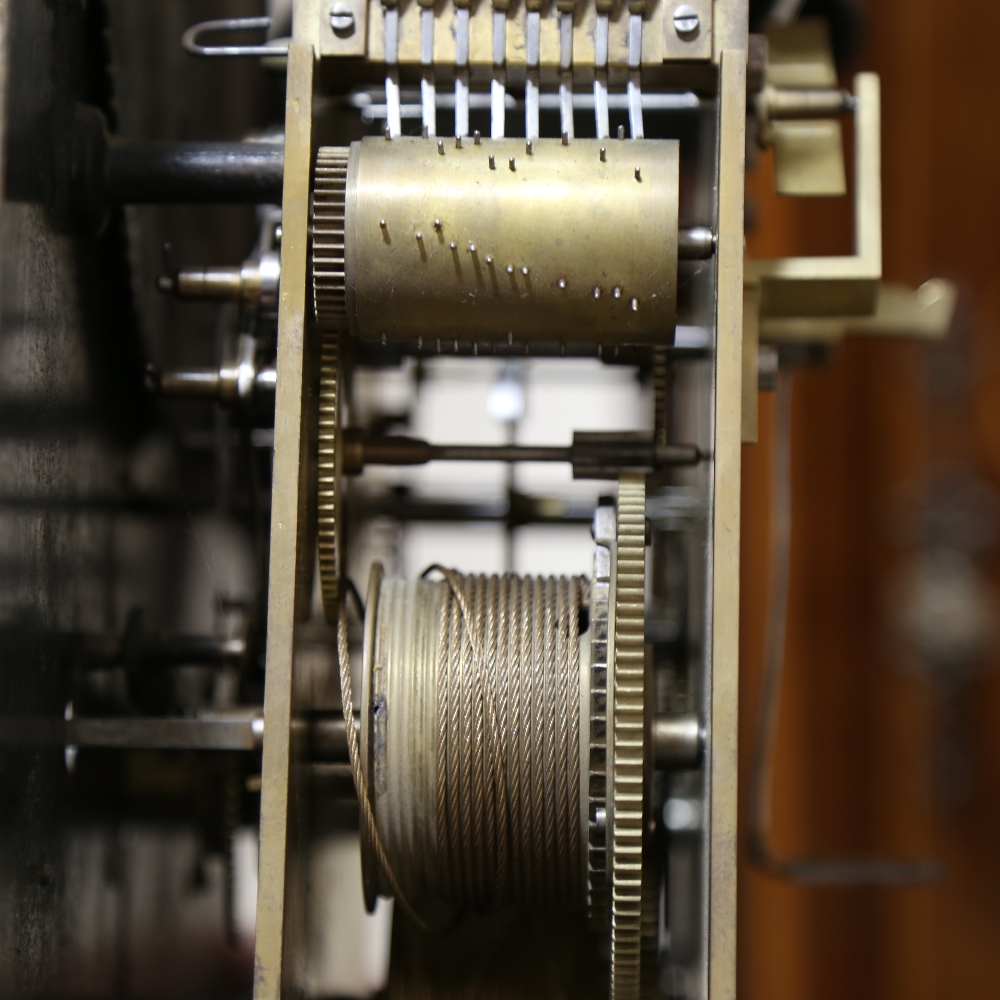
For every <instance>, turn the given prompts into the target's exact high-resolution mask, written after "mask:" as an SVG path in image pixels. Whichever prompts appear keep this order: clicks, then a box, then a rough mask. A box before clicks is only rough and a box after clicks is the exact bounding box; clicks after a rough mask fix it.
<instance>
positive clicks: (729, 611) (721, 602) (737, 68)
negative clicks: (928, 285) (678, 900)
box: [706, 50, 746, 1000]
mask: <svg viewBox="0 0 1000 1000" xmlns="http://www.w3.org/2000/svg"><path fill="white" fill-rule="evenodd" d="M745 108H746V52H745V51H744V50H731V51H727V52H724V53H723V54H722V61H721V67H720V86H719V220H718V233H719V244H718V251H717V260H718V272H717V277H716V301H717V309H718V312H717V340H716V358H715V441H714V448H713V452H714V455H715V475H714V477H713V481H714V495H713V497H712V528H711V531H712V577H711V588H712V599H711V609H712V618H711V624H710V628H711V676H710V683H711V688H710V692H711V693H710V707H711V714H710V718H709V725H708V739H707V741H706V743H707V746H708V753H707V761H706V771H707V774H708V777H709V788H708V802H709V822H708V824H707V827H706V829H707V830H708V831H709V845H708V849H709V859H708V864H709V870H708V906H709V911H708V928H707V930H708V937H707V948H708V991H707V992H708V996H709V997H711V998H712V1000H733V998H735V996H736V766H737V723H738V697H739V608H740V432H741V423H742V420H741V409H742V408H741V400H740V395H741V386H742V379H743V359H742V354H743V174H744V159H743V157H744V153H745V135H744V133H745V129H746V110H745Z"/></svg>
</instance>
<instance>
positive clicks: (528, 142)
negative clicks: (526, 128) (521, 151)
mask: <svg viewBox="0 0 1000 1000" xmlns="http://www.w3.org/2000/svg"><path fill="white" fill-rule="evenodd" d="M524 148H525V149H526V150H527V153H528V156H531V155H532V152H533V150H532V148H531V140H530V139H529V140H528V141H527V142H526V143H525V144H524Z"/></svg>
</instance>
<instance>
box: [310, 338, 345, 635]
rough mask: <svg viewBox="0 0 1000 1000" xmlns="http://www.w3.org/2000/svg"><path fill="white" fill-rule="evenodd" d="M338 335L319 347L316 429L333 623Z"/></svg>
mask: <svg viewBox="0 0 1000 1000" xmlns="http://www.w3.org/2000/svg"><path fill="white" fill-rule="evenodd" d="M339 341H340V337H339V335H338V334H337V333H336V332H335V331H327V332H325V333H324V334H323V341H322V344H321V347H320V374H319V429H318V433H317V438H318V449H317V451H318V454H317V463H316V464H317V470H316V474H317V475H316V496H317V527H316V537H317V541H318V545H319V582H320V590H321V592H322V596H323V614H324V616H325V617H326V620H327V621H328V622H330V623H331V624H333V623H334V622H336V620H337V616H338V615H339V613H340V605H339V600H340V447H339V445H340V364H339V360H340V343H339Z"/></svg>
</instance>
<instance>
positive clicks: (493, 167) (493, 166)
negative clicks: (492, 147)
mask: <svg viewBox="0 0 1000 1000" xmlns="http://www.w3.org/2000/svg"><path fill="white" fill-rule="evenodd" d="M496 168H497V161H496V159H495V158H494V156H493V154H492V153H490V170H496Z"/></svg>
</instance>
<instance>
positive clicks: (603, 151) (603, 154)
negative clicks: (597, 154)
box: [601, 146, 608, 163]
mask: <svg viewBox="0 0 1000 1000" xmlns="http://www.w3.org/2000/svg"><path fill="white" fill-rule="evenodd" d="M607 162H608V151H607V150H606V149H605V148H604V147H603V146H601V163H607Z"/></svg>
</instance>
